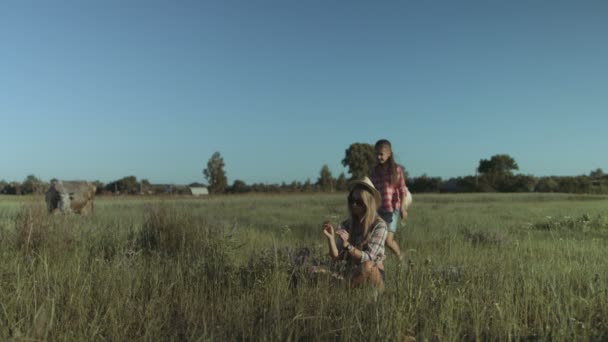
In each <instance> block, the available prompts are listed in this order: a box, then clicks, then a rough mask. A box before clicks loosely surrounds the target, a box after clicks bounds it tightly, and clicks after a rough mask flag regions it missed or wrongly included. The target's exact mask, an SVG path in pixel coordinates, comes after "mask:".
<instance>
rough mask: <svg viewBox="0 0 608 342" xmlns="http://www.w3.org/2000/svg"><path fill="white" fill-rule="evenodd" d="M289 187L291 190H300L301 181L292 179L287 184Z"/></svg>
mask: <svg viewBox="0 0 608 342" xmlns="http://www.w3.org/2000/svg"><path fill="white" fill-rule="evenodd" d="M289 188H290V191H291V192H299V191H301V190H302V183H301V182H298V181H293V182H291V184H290V185H289Z"/></svg>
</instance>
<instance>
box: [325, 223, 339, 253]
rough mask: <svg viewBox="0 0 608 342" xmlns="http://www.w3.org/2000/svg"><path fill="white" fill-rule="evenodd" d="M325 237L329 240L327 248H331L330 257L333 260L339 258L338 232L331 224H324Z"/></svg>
mask: <svg viewBox="0 0 608 342" xmlns="http://www.w3.org/2000/svg"><path fill="white" fill-rule="evenodd" d="M323 235H325V237H326V238H327V246H328V247H329V256H330V257H331V258H332V259H334V260H335V259H337V258H338V255H339V253H338V246H337V245H336V232H335V229H334V226H332V224H331V223H328V222H326V223H324V224H323Z"/></svg>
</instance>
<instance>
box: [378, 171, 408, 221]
mask: <svg viewBox="0 0 608 342" xmlns="http://www.w3.org/2000/svg"><path fill="white" fill-rule="evenodd" d="M370 174H371V176H370V179H371V181H372V183H374V186H375V187H376V189H377V190H378V191H379V192H380V195H381V196H382V205H381V206H380V209H379V210H382V211H385V212H389V213H392V212H395V211H398V210H401V201H402V200H403V199H404V198H405V193H406V191H407V186H406V185H405V177H404V176H403V168H402V167H401V166H400V165H397V181H398V185H394V184H391V174H390V172H389V170H388V168H384V167H375V168H373V169H372V171H371V172H370Z"/></svg>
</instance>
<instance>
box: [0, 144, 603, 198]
mask: <svg viewBox="0 0 608 342" xmlns="http://www.w3.org/2000/svg"><path fill="white" fill-rule="evenodd" d="M375 162H376V156H375V151H374V147H373V145H371V144H367V143H353V144H351V145H350V146H349V147H348V148H347V149H346V150H345V152H344V158H343V159H342V165H343V166H344V167H347V168H348V173H349V174H350V177H348V178H347V177H346V175H345V174H344V173H340V175H338V177H334V175H333V174H332V172H331V170H330V169H329V167H328V166H327V165H323V166H322V167H321V169H320V171H319V176H318V177H317V178H316V179H314V180H311V179H307V180H305V181H304V182H301V181H292V182H289V183H286V182H282V183H280V184H278V183H274V184H266V183H252V184H247V183H246V182H245V181H243V180H240V179H236V180H234V181H233V182H232V184H229V182H228V179H227V177H226V172H225V167H226V165H225V163H224V159H223V158H222V156H221V154H220V153H219V152H215V153H213V155H212V156H211V158H209V160H208V162H207V167H206V168H205V169H203V171H202V173H203V176H204V177H205V179H206V180H207V184H203V183H199V182H193V183H190V184H188V185H175V184H152V183H150V181H149V180H148V179H142V180H138V179H137V177H135V176H126V177H123V178H120V179H118V180H115V181H112V182H109V183H107V184H104V183H103V182H100V181H94V182H93V183H94V184H95V185H96V186H97V194H114V195H115V194H145V195H161V194H190V190H189V187H207V188H208V190H209V192H210V193H212V194H225V193H228V194H242V193H249V192H254V193H299V192H336V191H337V192H340V191H346V190H347V189H348V182H349V181H350V180H351V179H357V178H361V177H363V176H366V175H367V174H368V172H369V170H370V168H371V167H372V166H373V165H374V164H375ZM517 170H519V165H518V164H517V162H516V161H515V159H513V157H511V156H509V155H508V154H497V155H493V156H491V157H490V158H489V159H481V160H480V161H479V164H478V165H477V168H476V174H475V175H469V176H464V177H455V178H449V179H445V180H444V179H442V178H441V177H430V176H427V175H426V174H423V175H422V176H419V177H408V173H407V170H406V169H405V167H404V174H405V175H406V177H407V179H406V184H407V186H408V188H409V189H410V191H411V192H413V193H424V192H428V193H445V192H564V193H591V194H607V193H608V175H606V174H605V173H604V171H603V170H602V169H600V168H598V169H596V170H592V171H591V172H589V174H588V175H580V176H544V177H536V176H533V175H525V174H516V173H514V171H517ZM51 181H52V180H51ZM48 187H49V183H48V182H44V181H42V180H40V179H39V178H37V177H36V176H34V175H28V176H27V177H26V178H25V179H24V180H23V182H7V181H5V180H0V194H10V195H21V194H24V195H25V194H43V193H44V192H45V191H46V190H47V189H48Z"/></svg>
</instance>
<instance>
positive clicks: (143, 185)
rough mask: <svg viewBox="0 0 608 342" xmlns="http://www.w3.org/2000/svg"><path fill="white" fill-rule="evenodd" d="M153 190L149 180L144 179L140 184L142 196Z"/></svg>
mask: <svg viewBox="0 0 608 342" xmlns="http://www.w3.org/2000/svg"><path fill="white" fill-rule="evenodd" d="M151 190H152V184H151V183H150V181H149V180H148V179H145V178H144V179H142V180H141V181H140V182H139V191H140V192H141V193H142V194H145V193H147V192H148V191H151Z"/></svg>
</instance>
